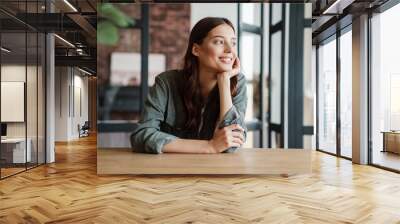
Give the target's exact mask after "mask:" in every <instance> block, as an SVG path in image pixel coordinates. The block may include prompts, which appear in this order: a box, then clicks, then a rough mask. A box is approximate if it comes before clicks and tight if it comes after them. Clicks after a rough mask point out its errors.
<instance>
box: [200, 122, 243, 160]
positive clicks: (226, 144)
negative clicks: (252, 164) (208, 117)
mask: <svg viewBox="0 0 400 224" xmlns="http://www.w3.org/2000/svg"><path fill="white" fill-rule="evenodd" d="M234 130H235V131H234ZM236 130H239V131H236ZM243 133H244V129H243V128H242V127H241V126H240V125H238V124H232V125H229V126H226V127H224V128H218V127H217V128H216V129H215V131H214V136H213V138H212V139H211V140H210V141H209V145H210V147H209V148H210V149H209V150H208V153H221V152H223V151H225V150H226V149H228V148H230V147H241V146H242V145H243V143H244V136H243Z"/></svg>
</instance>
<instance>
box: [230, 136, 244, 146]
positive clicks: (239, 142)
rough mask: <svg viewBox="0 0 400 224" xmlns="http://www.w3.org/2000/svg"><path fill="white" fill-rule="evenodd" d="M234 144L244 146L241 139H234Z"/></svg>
mask: <svg viewBox="0 0 400 224" xmlns="http://www.w3.org/2000/svg"><path fill="white" fill-rule="evenodd" d="M232 143H237V144H239V145H243V140H242V139H241V138H235V137H233V138H232Z"/></svg>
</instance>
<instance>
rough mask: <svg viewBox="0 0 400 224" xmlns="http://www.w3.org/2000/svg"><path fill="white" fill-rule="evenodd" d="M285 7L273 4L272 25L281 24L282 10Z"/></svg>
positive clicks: (280, 4)
mask: <svg viewBox="0 0 400 224" xmlns="http://www.w3.org/2000/svg"><path fill="white" fill-rule="evenodd" d="M284 6H285V5H284V4H282V3H273V4H271V7H272V15H271V17H272V20H271V24H272V25H275V24H277V23H278V22H280V21H281V20H282V8H283V7H284Z"/></svg>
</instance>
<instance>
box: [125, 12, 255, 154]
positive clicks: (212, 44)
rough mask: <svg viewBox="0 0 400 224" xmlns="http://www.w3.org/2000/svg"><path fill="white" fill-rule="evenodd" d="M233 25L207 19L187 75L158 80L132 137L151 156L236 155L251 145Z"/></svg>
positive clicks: (192, 42) (196, 32) (195, 35)
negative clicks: (238, 150)
mask: <svg viewBox="0 0 400 224" xmlns="http://www.w3.org/2000/svg"><path fill="white" fill-rule="evenodd" d="M235 46H236V37H235V30H234V27H233V25H232V23H231V22H230V21H229V20H228V19H225V18H215V17H207V18H204V19H202V20H200V21H199V22H198V23H197V24H196V25H195V26H194V27H193V29H192V31H191V33H190V37H189V45H188V48H187V50H186V54H185V58H184V67H183V69H182V70H171V71H166V72H163V73H161V74H160V75H158V76H157V77H156V80H155V84H154V86H153V87H152V88H151V89H150V92H149V96H148V98H147V100H146V103H145V107H144V111H143V113H142V119H141V120H140V121H139V125H138V127H137V128H136V129H135V131H134V132H133V134H132V136H131V142H132V146H133V148H134V149H135V150H137V151H140V152H147V153H157V154H159V153H163V152H174V153H221V152H232V151H234V150H235V149H237V148H239V147H241V146H242V145H243V143H244V142H245V138H246V130H245V129H244V116H245V110H246V106H247V97H246V80H245V77H244V75H243V74H241V73H239V71H240V65H239V64H240V61H239V58H237V55H236V48H235Z"/></svg>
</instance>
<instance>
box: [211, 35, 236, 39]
mask: <svg viewBox="0 0 400 224" xmlns="http://www.w3.org/2000/svg"><path fill="white" fill-rule="evenodd" d="M216 37H220V38H224V39H225V37H224V36H221V35H215V36H212V37H211V39H212V38H216ZM231 39H232V40H236V39H237V38H236V37H232V38H231Z"/></svg>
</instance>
